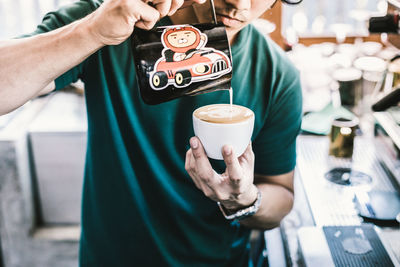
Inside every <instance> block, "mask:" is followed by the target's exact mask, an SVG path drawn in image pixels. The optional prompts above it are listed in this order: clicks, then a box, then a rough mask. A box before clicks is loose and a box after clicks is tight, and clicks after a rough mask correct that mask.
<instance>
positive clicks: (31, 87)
mask: <svg viewBox="0 0 400 267" xmlns="http://www.w3.org/2000/svg"><path fill="white" fill-rule="evenodd" d="M89 16H90V15H89ZM101 46H102V45H101V43H100V42H98V41H97V40H96V39H95V38H93V37H92V35H91V31H90V21H89V17H86V18H83V19H81V20H79V21H76V22H74V23H71V24H69V25H67V26H64V27H62V28H60V29H57V30H54V31H51V32H48V33H44V34H40V35H37V36H33V37H28V38H24V39H14V40H7V41H2V42H0V115H2V114H5V113H7V112H10V111H12V110H13V109H15V108H17V107H19V106H21V105H23V104H24V103H25V102H27V101H28V100H30V99H31V98H33V97H34V96H36V95H38V94H39V93H40V91H42V90H43V89H44V88H45V87H46V86H48V85H49V84H51V82H52V81H53V80H55V79H56V78H57V77H58V76H60V75H61V74H63V73H64V72H66V71H67V70H69V69H71V68H73V67H74V66H76V65H78V64H79V63H81V62H82V61H83V60H85V59H86V58H87V57H88V56H90V55H91V54H93V53H94V52H95V51H96V50H98V49H99V48H101Z"/></svg>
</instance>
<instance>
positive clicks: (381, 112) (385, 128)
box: [369, 0, 400, 192]
mask: <svg viewBox="0 0 400 267" xmlns="http://www.w3.org/2000/svg"><path fill="white" fill-rule="evenodd" d="M387 2H388V9H387V14H386V15H385V16H382V17H371V18H370V20H369V31H370V32H371V33H387V34H388V41H389V42H390V43H391V44H392V45H394V46H395V47H397V48H400V1H399V0H387ZM399 60H400V54H398V55H397V56H395V57H394V58H392V60H391V62H394V61H399ZM389 72H390V69H389V70H388V73H389ZM391 74H392V75H393V73H391ZM396 75H397V74H396ZM394 78H395V79H398V78H396V77H394ZM392 79H393V77H392ZM390 85H392V86H391V87H392V88H390V90H389V92H388V93H386V94H385V95H384V96H383V97H381V98H380V99H379V100H378V101H376V103H375V104H373V105H372V110H373V111H374V113H373V116H374V118H375V120H376V123H375V127H374V132H375V137H376V138H375V139H376V146H377V148H378V149H377V151H379V152H378V155H377V157H378V158H379V160H380V163H381V164H382V166H383V167H384V169H385V171H386V172H387V174H388V176H389V177H390V178H392V181H393V183H394V185H395V186H396V187H397V189H398V191H399V192H400V106H399V103H400V85H399V84H396V83H395V81H393V80H392V81H391V83H390Z"/></svg>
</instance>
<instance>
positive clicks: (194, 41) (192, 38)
mask: <svg viewBox="0 0 400 267" xmlns="http://www.w3.org/2000/svg"><path fill="white" fill-rule="evenodd" d="M161 39H162V41H163V45H164V47H165V48H166V49H164V51H163V54H164V57H165V60H166V61H167V62H173V61H181V60H183V59H185V58H186V57H187V56H188V55H189V54H190V53H192V52H193V51H196V50H198V49H201V48H203V47H204V45H205V44H206V42H207V35H205V34H203V33H201V32H200V31H199V30H198V29H196V28H195V27H192V26H182V27H174V28H167V29H165V30H164V32H163V34H162V36H161Z"/></svg>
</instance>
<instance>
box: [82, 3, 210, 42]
mask: <svg viewBox="0 0 400 267" xmlns="http://www.w3.org/2000/svg"><path fill="white" fill-rule="evenodd" d="M193 2H196V3H204V2H205V0H189V1H186V2H185V3H184V0H150V1H147V3H146V2H144V1H142V0H105V1H104V3H103V4H102V5H101V6H100V7H99V8H98V9H97V10H96V11H95V12H93V13H92V14H91V15H90V16H89V17H88V20H89V25H90V32H91V33H92V35H93V37H94V38H95V39H96V40H97V41H98V42H100V43H101V44H102V45H117V44H120V43H122V42H123V41H125V40H126V39H127V38H128V37H129V36H130V35H131V34H132V32H133V27H134V26H136V27H139V28H142V29H146V30H149V29H151V28H153V26H154V24H155V23H156V22H157V21H158V20H159V19H160V18H162V17H164V16H167V15H172V14H173V13H175V12H176V11H177V10H178V9H179V8H180V7H183V6H188V5H190V4H192V3H193Z"/></svg>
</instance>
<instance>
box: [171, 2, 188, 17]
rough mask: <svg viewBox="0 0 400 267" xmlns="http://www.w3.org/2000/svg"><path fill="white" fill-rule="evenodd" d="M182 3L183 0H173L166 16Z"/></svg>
mask: <svg viewBox="0 0 400 267" xmlns="http://www.w3.org/2000/svg"><path fill="white" fill-rule="evenodd" d="M183 3H184V0H173V1H172V3H171V8H170V11H169V13H168V16H171V15H173V14H174V13H175V12H176V11H177V10H178V9H179V8H180V7H181V6H182V5H183Z"/></svg>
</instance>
